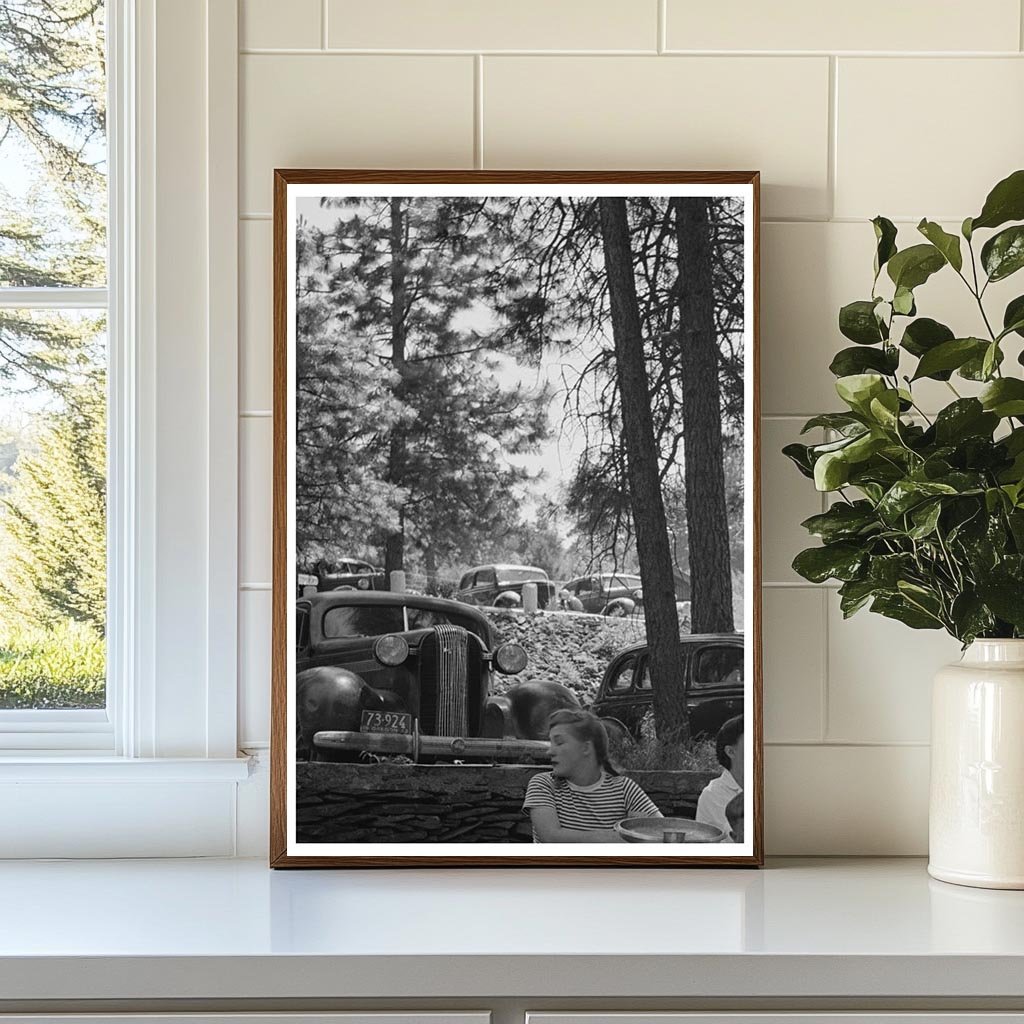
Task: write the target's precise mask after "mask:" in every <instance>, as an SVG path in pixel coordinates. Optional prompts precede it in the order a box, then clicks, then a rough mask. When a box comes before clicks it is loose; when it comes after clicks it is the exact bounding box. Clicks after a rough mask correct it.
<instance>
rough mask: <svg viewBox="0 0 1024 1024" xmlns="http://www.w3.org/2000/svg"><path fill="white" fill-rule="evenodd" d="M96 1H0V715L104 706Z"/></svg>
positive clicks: (103, 211) (101, 109)
mask: <svg viewBox="0 0 1024 1024" xmlns="http://www.w3.org/2000/svg"><path fill="white" fill-rule="evenodd" d="M105 13H106V12H105V5H104V3H103V2H102V0H0V716H2V715H5V714H7V713H9V712H15V713H25V712H32V711H47V712H49V711H53V712H58V711H64V710H66V709H75V710H81V709H103V708H105V706H106V657H105V643H106V590H107V580H106V475H107V471H106V463H107V427H106V424H107V373H106V368H107V351H106V333H105V332H106V306H107V141H106V135H107V126H106V121H107V75H106V64H107V58H106V41H105Z"/></svg>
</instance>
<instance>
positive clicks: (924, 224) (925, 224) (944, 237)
mask: <svg viewBox="0 0 1024 1024" xmlns="http://www.w3.org/2000/svg"><path fill="white" fill-rule="evenodd" d="M917 230H918V231H920V232H921V234H922V235H924V237H925V238H927V239H928V241H929V242H931V243H932V245H934V246H935V248H936V249H938V250H939V252H941V253H942V256H943V258H944V259H945V261H946V262H947V263H948V264H949V265H950V266H951V267H952V268H953V269H954V270H957V271H959V270H960V269H961V268H962V267H963V265H964V258H963V256H962V255H961V254H960V239H959V238H957V237H956V235H951V234H949V232H948V231H944V230H943V229H942V228H941V227H940V226H939V225H938V224H936V223H935V221H933V220H922V221H921V223H920V224H918V225H917Z"/></svg>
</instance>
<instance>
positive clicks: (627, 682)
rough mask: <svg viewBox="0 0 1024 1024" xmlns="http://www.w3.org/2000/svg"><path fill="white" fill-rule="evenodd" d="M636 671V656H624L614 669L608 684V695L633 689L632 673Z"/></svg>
mask: <svg viewBox="0 0 1024 1024" xmlns="http://www.w3.org/2000/svg"><path fill="white" fill-rule="evenodd" d="M635 671H636V658H634V657H629V658H626V659H625V660H624V661H623V662H622V664H621V665H619V667H618V668H617V669H616V670H615V675H614V676H613V677H612V680H611V682H610V683H609V684H608V694H609V696H617V695H618V694H623V693H629V691H630V690H632V689H633V673H634V672H635Z"/></svg>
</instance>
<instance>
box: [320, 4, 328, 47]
mask: <svg viewBox="0 0 1024 1024" xmlns="http://www.w3.org/2000/svg"><path fill="white" fill-rule="evenodd" d="M327 5H328V0H321V2H320V49H321V50H322V51H323V50H326V49H327V39H328V35H327Z"/></svg>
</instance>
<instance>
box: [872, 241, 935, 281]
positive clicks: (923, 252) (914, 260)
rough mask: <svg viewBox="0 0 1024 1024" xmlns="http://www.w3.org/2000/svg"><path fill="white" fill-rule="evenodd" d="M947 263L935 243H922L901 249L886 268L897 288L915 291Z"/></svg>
mask: <svg viewBox="0 0 1024 1024" xmlns="http://www.w3.org/2000/svg"><path fill="white" fill-rule="evenodd" d="M945 265H946V259H945V257H944V256H943V255H942V253H941V252H939V251H938V249H936V248H935V246H934V245H924V244H922V245H912V246H910V248H909V249H901V250H900V251H899V252H898V253H896V255H895V256H893V257H892V258H891V259H890V260H889V263H888V265H887V266H886V270H887V272H888V274H889V278H890V280H891V281H892V283H893V284H894V285H896V287H897V288H907V289H909V290H910V291H913V290H914V289H915V288H917V287H918V285H922V284H924V283H925V281H927V280H928V278H929V277H931V276H932V274H934V273H935V272H936V271H937V270H941V269H942V268H943V267H944V266H945Z"/></svg>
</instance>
